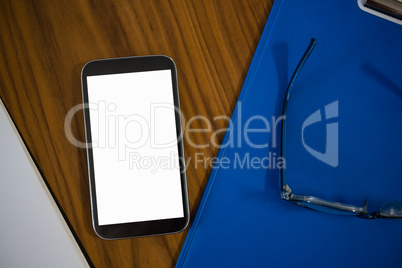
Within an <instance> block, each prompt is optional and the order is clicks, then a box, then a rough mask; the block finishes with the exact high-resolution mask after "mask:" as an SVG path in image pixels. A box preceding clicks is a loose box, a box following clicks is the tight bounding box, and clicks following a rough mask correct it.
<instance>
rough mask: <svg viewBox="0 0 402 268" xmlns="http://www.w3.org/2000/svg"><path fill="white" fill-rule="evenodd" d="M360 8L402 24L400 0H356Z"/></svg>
mask: <svg viewBox="0 0 402 268" xmlns="http://www.w3.org/2000/svg"><path fill="white" fill-rule="evenodd" d="M357 2H358V5H359V7H360V9H362V10H363V11H366V12H368V13H371V14H373V15H376V16H378V17H381V18H384V19H386V20H389V21H392V22H395V23H397V24H400V25H402V0H358V1H357Z"/></svg>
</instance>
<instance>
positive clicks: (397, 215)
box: [281, 38, 402, 219]
mask: <svg viewBox="0 0 402 268" xmlns="http://www.w3.org/2000/svg"><path fill="white" fill-rule="evenodd" d="M316 44H317V41H316V40H315V39H314V38H312V39H311V41H310V44H309V46H308V47H307V50H306V52H305V53H304V55H303V57H302V58H301V60H300V62H299V64H298V65H297V67H296V70H295V71H294V73H293V75H292V78H291V79H290V82H289V85H288V87H287V89H286V93H285V100H284V101H283V108H282V117H283V118H285V116H286V114H287V108H288V102H289V97H290V93H291V89H292V87H293V84H294V82H295V80H296V77H297V76H298V74H299V73H300V71H301V69H302V67H303V65H304V64H305V63H306V61H307V59H308V57H309V56H310V54H311V52H313V50H314V48H315V45H316ZM286 121H287V120H283V121H282V128H281V132H282V137H281V157H282V158H283V159H286V158H285V155H284V153H285V152H286ZM281 198H282V199H284V200H286V201H289V202H292V203H295V204H297V205H300V206H302V207H306V208H310V209H313V210H317V211H321V212H326V213H331V214H339V215H353V216H358V217H361V218H365V219H376V218H387V219H402V204H401V203H399V202H396V201H389V202H386V203H384V205H383V206H382V207H381V209H380V210H379V211H376V212H373V213H369V212H368V209H367V200H366V201H365V202H364V204H363V206H361V207H359V206H354V205H349V204H344V203H339V202H334V201H329V200H324V199H321V198H318V197H314V196H307V195H299V194H293V193H292V191H291V189H290V187H289V185H287V183H286V170H285V168H282V169H281Z"/></svg>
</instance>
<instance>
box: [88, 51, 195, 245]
mask: <svg viewBox="0 0 402 268" xmlns="http://www.w3.org/2000/svg"><path fill="white" fill-rule="evenodd" d="M167 69H169V70H171V74H172V88H173V99H174V106H175V108H176V109H177V111H180V103H179V92H178V84H177V71H176V65H175V63H174V61H173V60H172V59H171V58H170V57H168V56H163V55H156V56H141V57H126V58H112V59H102V60H94V61H90V62H88V63H87V64H85V65H84V67H83V68H82V72H81V83H82V93H83V104H84V108H83V112H84V120H85V137H86V150H87V161H88V173H89V184H90V196H91V197H90V198H91V210H92V224H93V228H94V230H95V233H96V234H97V235H98V236H99V237H100V238H103V239H120V238H130V237H141V236H151V235H159V234H170V233H178V232H181V231H183V230H184V229H185V228H186V227H187V225H188V223H189V220H190V212H189V202H188V193H187V178H186V172H185V163H184V148H183V139H182V137H183V135H182V127H181V116H180V112H177V111H176V113H175V120H176V133H177V137H178V143H177V146H178V152H179V159H180V160H179V164H180V177H181V178H180V179H181V188H182V199H183V214H184V217H183V218H174V219H163V220H153V221H144V222H130V223H120V224H111V225H101V226H100V225H99V224H98V210H97V202H96V188H95V174H94V165H93V152H92V147H91V146H90V145H91V144H92V135H91V127H90V126H91V125H90V115H89V107H88V88H87V79H86V78H87V77H88V76H93V75H107V74H121V73H131V72H146V71H156V70H167Z"/></svg>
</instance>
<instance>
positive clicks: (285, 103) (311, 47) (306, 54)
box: [281, 38, 317, 192]
mask: <svg viewBox="0 0 402 268" xmlns="http://www.w3.org/2000/svg"><path fill="white" fill-rule="evenodd" d="M316 44H317V40H315V39H314V38H311V40H310V44H309V45H308V47H307V49H306V52H304V55H303V57H302V58H301V60H300V62H299V64H298V65H297V67H296V69H295V71H294V72H293V75H292V78H291V79H290V82H289V84H288V87H287V89H286V92H285V99H284V101H283V106H282V117H283V118H282V124H281V157H283V153H284V151H285V143H284V139H285V136H286V133H285V128H284V124H285V121H284V119H285V118H284V117H285V114H286V111H287V106H288V101H289V96H290V92H291V89H292V87H293V83H294V81H295V80H296V77H297V75H298V74H299V72H300V70H301V69H302V68H303V65H304V64H305V63H306V61H307V59H308V57H309V56H310V54H311V52H313V50H314V48H315V45H316ZM283 172H284V169H283V168H282V169H281V191H282V192H283V191H285V189H283V188H284V185H285V182H284V180H285V179H284V174H283Z"/></svg>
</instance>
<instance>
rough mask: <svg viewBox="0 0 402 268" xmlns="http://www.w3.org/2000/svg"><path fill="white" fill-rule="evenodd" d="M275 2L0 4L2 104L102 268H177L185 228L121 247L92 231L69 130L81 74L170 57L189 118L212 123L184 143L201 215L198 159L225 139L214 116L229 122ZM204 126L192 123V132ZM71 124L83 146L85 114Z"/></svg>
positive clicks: (83, 165)
mask: <svg viewBox="0 0 402 268" xmlns="http://www.w3.org/2000/svg"><path fill="white" fill-rule="evenodd" d="M272 2H273V1H271V0H251V1H249V0H232V1H230V0H225V1H221V0H197V1H190V0H176V1H162V0H160V1H159V0H158V1H155V0H154V1H150V0H132V1H127V0H120V1H110V0H108V1H104V0H102V1H88V0H80V1H67V0H60V1H54V0H43V1H39V0H30V1H28V0H26V1H24V0H12V1H11V0H2V1H0V97H1V98H2V99H3V101H4V103H5V105H6V106H7V108H8V109H9V111H10V114H11V116H12V117H13V119H14V120H15V123H16V125H17V127H18V129H19V130H20V132H21V135H22V137H23V139H24V140H25V141H26V143H27V146H28V148H29V150H30V151H31V153H32V155H33V157H34V159H35V161H36V162H37V164H38V166H39V168H40V170H41V171H42V173H43V175H44V177H45V180H46V181H47V183H48V185H49V187H50V188H51V190H52V191H53V192H54V195H55V198H56V199H57V200H58V202H59V203H60V205H61V207H62V209H63V211H64V212H65V214H66V216H67V218H68V220H69V222H70V223H71V226H72V228H73V229H74V232H75V233H76V235H77V237H78V238H79V240H80V241H81V243H82V245H83V247H84V248H85V251H86V252H87V254H88V256H89V258H90V259H91V261H92V262H93V264H94V265H95V266H96V267H171V266H174V264H175V263H176V261H177V258H178V256H179V254H180V250H181V247H182V245H183V243H184V239H185V237H186V234H187V231H184V232H182V233H179V234H175V235H166V236H156V237H147V238H137V239H124V240H117V241H106V240H102V239H100V238H99V237H97V236H96V234H95V233H94V231H93V229H92V223H91V212H90V199H89V185H88V173H87V162H86V152H85V149H80V148H77V147H76V146H75V145H73V144H71V143H70V142H69V141H68V139H67V138H66V134H65V127H64V121H65V118H66V115H67V113H68V112H69V110H70V109H72V108H73V107H74V106H75V105H77V104H80V103H81V102H82V97H81V82H80V74H81V68H82V67H83V65H84V64H85V63H86V62H87V61H90V60H93V59H100V58H111V57H124V56H137V55H150V54H165V55H168V56H170V57H172V58H173V59H174V60H175V62H176V64H177V68H178V80H179V91H180V99H181V108H182V112H183V114H184V116H185V117H186V118H187V119H189V118H192V117H193V116H196V115H202V116H205V117H206V118H208V119H209V120H210V122H211V123H212V125H211V127H212V128H211V131H209V132H193V133H191V134H190V135H189V137H188V139H190V141H189V140H188V139H185V141H184V142H185V143H184V145H185V155H186V160H190V163H191V164H190V165H189V168H188V169H187V178H188V191H189V199H190V208H191V216H192V217H194V215H195V212H196V209H197V206H198V203H199V201H200V198H201V195H202V191H203V189H204V187H205V185H206V182H207V179H208V175H209V173H210V171H211V167H209V166H207V167H204V166H203V165H202V164H198V165H196V164H195V163H194V159H195V157H196V154H201V156H202V157H206V158H208V157H213V156H215V155H216V154H217V152H218V148H217V146H215V145H214V144H215V141H216V142H217V143H218V144H219V142H221V140H222V139H223V135H224V132H223V131H221V132H220V134H219V135H217V136H212V134H213V132H214V131H216V130H220V129H224V128H225V127H226V126H227V124H228V122H227V120H213V119H214V118H215V117H216V116H222V115H227V116H230V115H231V113H232V111H233V109H234V106H235V104H236V100H237V97H238V95H239V93H240V89H241V87H242V84H243V81H244V78H245V76H246V73H247V70H248V67H249V65H250V62H251V59H252V56H253V54H254V51H255V48H256V46H257V43H258V40H259V38H260V35H261V32H262V30H263V27H264V25H265V22H266V20H267V17H268V14H269V11H270V8H271V6H272ZM205 124H206V123H205V122H204V121H201V120H195V121H193V123H192V125H191V127H192V128H197V127H198V128H205ZM71 127H72V133H73V135H74V136H75V137H76V138H77V139H78V140H80V141H84V122H83V116H82V113H77V114H76V115H75V116H74V117H73V120H72V125H71ZM211 138H214V139H215V141H211ZM192 143H196V144H205V145H208V146H206V147H205V148H194V147H193V146H191V145H190V144H192ZM199 156H200V155H199ZM191 161H192V162H191ZM21 198H23V197H21ZM38 243H40V241H38Z"/></svg>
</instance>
